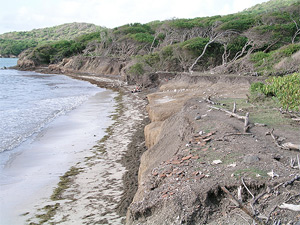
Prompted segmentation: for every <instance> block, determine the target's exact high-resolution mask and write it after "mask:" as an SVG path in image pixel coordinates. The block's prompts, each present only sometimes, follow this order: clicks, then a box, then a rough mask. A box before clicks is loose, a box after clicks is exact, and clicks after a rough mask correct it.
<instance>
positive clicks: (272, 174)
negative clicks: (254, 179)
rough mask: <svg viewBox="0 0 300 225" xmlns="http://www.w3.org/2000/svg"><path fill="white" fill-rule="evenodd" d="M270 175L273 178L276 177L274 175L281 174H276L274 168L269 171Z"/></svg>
mask: <svg viewBox="0 0 300 225" xmlns="http://www.w3.org/2000/svg"><path fill="white" fill-rule="evenodd" d="M267 174H268V175H269V176H270V177H272V179H273V178H274V177H279V175H278V174H276V173H274V171H273V170H272V171H271V172H269V173H267Z"/></svg>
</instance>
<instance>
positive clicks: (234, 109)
mask: <svg viewBox="0 0 300 225" xmlns="http://www.w3.org/2000/svg"><path fill="white" fill-rule="evenodd" d="M232 112H233V113H236V102H234V103H233V109H232Z"/></svg>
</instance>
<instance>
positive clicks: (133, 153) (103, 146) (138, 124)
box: [29, 71, 148, 224]
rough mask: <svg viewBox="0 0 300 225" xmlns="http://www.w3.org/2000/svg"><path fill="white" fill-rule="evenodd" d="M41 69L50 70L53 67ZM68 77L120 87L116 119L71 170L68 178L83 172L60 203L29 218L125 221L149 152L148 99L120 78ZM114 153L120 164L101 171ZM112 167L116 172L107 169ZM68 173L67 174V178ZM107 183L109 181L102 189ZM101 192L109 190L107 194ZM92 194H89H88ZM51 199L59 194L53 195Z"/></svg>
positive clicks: (49, 204) (65, 190) (71, 182)
mask: <svg viewBox="0 0 300 225" xmlns="http://www.w3.org/2000/svg"><path fill="white" fill-rule="evenodd" d="M36 72H38V73H48V72H49V71H36ZM56 74H57V73H56ZM62 75H66V76H69V77H71V78H72V79H79V80H84V81H87V82H90V83H92V84H95V85H97V86H98V87H100V88H106V89H110V90H113V91H115V92H116V91H117V92H118V93H119V96H118V97H117V101H118V102H117V106H116V109H115V112H113V113H112V114H111V117H112V119H113V120H114V121H113V124H112V125H111V126H109V127H108V128H107V129H106V131H105V132H106V134H105V135H104V137H103V138H102V139H101V140H98V144H97V145H95V146H94V147H92V148H91V149H90V150H91V151H92V152H93V153H92V154H93V155H92V156H90V157H88V158H86V159H85V161H81V162H78V163H77V164H76V165H75V166H74V167H71V169H70V170H69V171H67V172H66V173H65V175H64V176H66V174H68V173H69V172H70V171H71V172H72V170H74V169H75V170H77V171H78V173H74V174H72V175H71V176H70V179H69V180H68V182H69V183H68V187H64V188H63V190H62V193H61V194H60V197H58V198H57V199H54V201H47V204H46V206H45V207H39V209H38V210H35V212H34V213H33V214H30V216H29V218H30V220H29V221H30V222H31V223H32V224H36V223H37V224H39V221H41V220H42V221H47V222H54V223H58V222H59V223H62V224H69V223H70V222H72V224H74V223H75V224H82V223H83V222H84V221H85V222H87V223H89V222H95V221H96V222H98V223H99V222H100V223H111V222H112V223H124V222H125V219H126V211H127V207H128V206H129V204H130V203H131V201H132V199H133V197H134V195H135V193H136V191H137V186H138V184H137V173H138V169H139V158H140V155H141V154H142V153H143V152H144V151H145V150H146V147H145V144H144V133H143V129H144V126H145V125H146V124H147V123H148V120H147V118H148V117H147V115H146V110H145V104H146V101H145V100H144V97H143V94H142V95H141V96H140V95H137V94H131V93H130V91H129V90H130V87H129V86H127V85H126V84H125V82H122V81H120V80H119V79H111V77H109V76H100V75H99V76H98V75H91V74H76V75H74V74H65V73H62ZM129 93H130V94H129ZM120 96H121V97H120ZM134 115H135V116H134ZM138 134H140V135H138ZM124 137H125V138H124ZM112 148H114V149H116V148H118V151H117V152H114V153H109V149H112ZM136 148H138V149H136ZM120 149H122V150H120ZM110 154H111V157H112V158H111V161H114V162H113V163H112V164H111V165H110V167H108V168H106V169H104V170H106V171H101V169H102V170H103V168H101V167H103V165H105V164H103V162H105V161H106V162H107V161H108V160H107V159H104V158H101V157H109V156H108V155H110ZM106 165H107V163H106ZM109 168H110V170H112V173H109V172H108V171H107V169H108V170H109ZM99 171H100V172H99ZM64 176H62V177H61V181H62V179H64V178H63V177H64ZM92 183H95V184H97V185H95V186H94V187H93V188H88V187H87V186H90V185H91V184H92ZM101 184H105V185H103V186H102V187H99V185H100V186H101ZM59 188H60V183H58V184H57V185H56V189H55V190H54V193H55V192H56V190H57V189H59ZM95 189H97V190H98V191H96V190H95ZM97 192H98V193H97ZM99 192H103V193H102V197H101V198H100V197H99ZM80 193H81V197H80ZM87 195H89V196H88V197H86V196H87ZM100 195H101V194H100ZM74 196H77V197H74ZM51 198H53V194H52V196H51ZM95 202H98V203H97V204H96V203H95ZM95 204H96V205H97V206H98V207H100V205H102V206H101V207H100V208H101V210H102V212H101V213H100V211H101V210H100V209H95V208H97V207H96V206H95V207H93V206H92V205H95ZM82 207H84V208H82ZM76 209H77V210H76ZM80 209H81V210H80ZM103 209H104V210H103ZM72 210H73V213H72ZM95 210H96V211H95ZM92 212H95V213H92ZM49 213H50V214H51V216H49ZM37 217H39V219H37ZM75 221H76V222H75ZM80 221H81V222H80ZM88 221H89V222H88Z"/></svg>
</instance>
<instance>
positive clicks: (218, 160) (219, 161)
mask: <svg viewBox="0 0 300 225" xmlns="http://www.w3.org/2000/svg"><path fill="white" fill-rule="evenodd" d="M221 163H222V161H221V160H220V159H217V160H214V161H212V163H211V164H212V165H217V164H221Z"/></svg>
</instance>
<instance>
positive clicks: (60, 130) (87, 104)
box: [0, 58, 115, 225]
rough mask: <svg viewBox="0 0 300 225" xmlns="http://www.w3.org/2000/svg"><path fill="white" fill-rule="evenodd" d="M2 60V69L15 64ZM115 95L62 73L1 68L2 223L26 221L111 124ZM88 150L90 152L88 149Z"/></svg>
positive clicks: (0, 168)
mask: <svg viewBox="0 0 300 225" xmlns="http://www.w3.org/2000/svg"><path fill="white" fill-rule="evenodd" d="M16 62H17V60H16V59H3V58H0V68H3V67H7V68H8V67H10V66H14V65H16ZM114 96H115V93H114V92H112V91H109V90H106V89H102V88H98V87H97V86H95V85H92V84H90V83H88V82H84V81H79V80H75V79H71V78H69V77H67V76H64V75H55V74H51V75H50V74H39V73H35V72H30V71H25V72H24V71H18V70H14V69H0V224H1V225H2V224H3V225H6V224H23V222H24V221H23V220H24V219H25V218H24V217H21V216H20V214H22V213H24V212H27V210H28V211H30V210H31V209H32V208H33V207H39V203H38V202H39V199H41V198H44V199H47V198H48V197H49V196H50V195H51V192H52V190H53V188H55V186H56V184H57V182H58V181H59V176H61V175H63V174H64V173H65V172H66V171H67V170H68V169H69V168H70V167H71V166H73V165H74V164H76V162H78V161H76V160H79V158H78V157H81V158H82V154H83V157H84V155H85V154H89V153H88V152H89V151H90V149H91V147H92V146H93V145H95V143H97V141H98V140H99V139H101V136H103V135H104V134H105V129H106V127H108V126H109V125H111V123H112V121H111V119H110V118H109V115H110V114H111V112H112V111H113V105H114V100H113V98H114ZM86 152H87V153H86Z"/></svg>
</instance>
